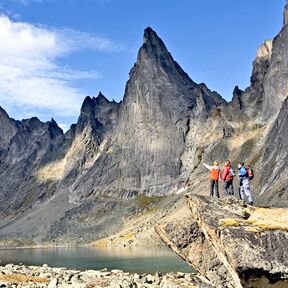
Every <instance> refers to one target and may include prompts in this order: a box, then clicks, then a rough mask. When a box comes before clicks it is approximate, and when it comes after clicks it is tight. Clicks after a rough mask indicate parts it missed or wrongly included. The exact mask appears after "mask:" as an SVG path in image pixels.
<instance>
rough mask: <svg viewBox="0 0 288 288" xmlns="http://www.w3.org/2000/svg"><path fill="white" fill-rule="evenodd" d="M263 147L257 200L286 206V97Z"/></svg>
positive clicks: (287, 155) (287, 141) (287, 137)
mask: <svg viewBox="0 0 288 288" xmlns="http://www.w3.org/2000/svg"><path fill="white" fill-rule="evenodd" d="M263 147H264V148H263V160H262V166H261V179H260V187H261V189H260V193H259V201H261V203H263V204H264V203H265V204H266V205H267V203H269V204H270V205H271V204H272V205H277V206H282V207H287V205H288V188H287V175H288V166H287V161H288V150H287V147H288V97H287V98H286V100H285V101H284V102H283V105H282V108H281V110H280V112H279V115H278V117H277V119H276V121H275V123H274V124H273V126H272V128H271V130H270V133H269V134H268V137H267V140H266V142H265V144H264V146H263Z"/></svg>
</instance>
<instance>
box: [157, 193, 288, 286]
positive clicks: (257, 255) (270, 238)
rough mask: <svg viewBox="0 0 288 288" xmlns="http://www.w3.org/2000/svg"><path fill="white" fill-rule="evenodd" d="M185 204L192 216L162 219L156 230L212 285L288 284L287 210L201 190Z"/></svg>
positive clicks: (188, 198)
mask: <svg viewBox="0 0 288 288" xmlns="http://www.w3.org/2000/svg"><path fill="white" fill-rule="evenodd" d="M190 192H191V191H190ZM187 205H189V208H190V215H189V214H188V215H187V219H185V221H181V222H180V221H175V222H171V223H168V224H164V225H161V224H159V225H158V226H156V231H157V232H158V234H159V235H160V237H162V239H163V241H164V242H165V243H166V244H168V245H169V246H170V247H171V248H172V249H173V250H174V251H175V252H176V253H178V254H179V255H180V256H181V257H182V258H184V259H185V260H186V261H187V262H188V263H189V264H190V265H192V266H193V267H194V268H195V269H197V270H198V272H199V273H201V274H202V275H203V276H205V277H206V278H207V279H208V280H209V281H210V282H211V284H213V285H214V286H215V287H231V288H232V287H233V288H235V287H237V288H241V287H285V285H287V283H288V262H287V259H288V258H287V249H286V246H287V242H288V226H287V221H286V220H285V219H286V217H287V214H288V213H287V210H284V209H269V208H248V207H245V205H243V203H239V202H238V201H237V200H236V199H235V198H230V199H226V200H216V199H215V200H213V198H210V199H208V198H206V197H203V196H197V195H187ZM189 216H190V218H189ZM270 285H271V286H270ZM273 285H275V286H273ZM281 285H283V286H281Z"/></svg>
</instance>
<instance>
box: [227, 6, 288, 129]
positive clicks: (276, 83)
mask: <svg viewBox="0 0 288 288" xmlns="http://www.w3.org/2000/svg"><path fill="white" fill-rule="evenodd" d="M285 13H286V9H285ZM285 15H286V14H285ZM287 47H288V26H287V25H284V27H283V28H282V30H281V32H280V33H279V34H278V35H277V36H276V37H275V38H274V39H273V41H271V40H267V41H265V42H264V43H263V44H262V45H261V46H260V47H259V49H258V51H257V56H256V59H255V60H254V62H253V72H252V76H251V86H250V87H249V88H247V89H246V90H245V91H241V90H239V89H237V88H238V87H236V89H235V91H234V97H233V100H232V107H237V108H239V109H240V110H241V113H242V114H243V113H244V114H245V115H246V116H248V117H249V118H252V119H253V121H251V122H252V123H255V122H256V123H259V124H265V123H266V122H269V121H271V120H274V119H275V118H276V116H277V114H278V113H279V111H280V108H281V105H282V103H283V101H284V100H285V98H286V97H287V95H288V86H287V70H288V62H287V56H288V55H287V53H288V52H287V51H288V49H287ZM236 110H237V109H236ZM234 111H235V110H234ZM237 115H238V116H239V113H237ZM252 119H250V120H252Z"/></svg>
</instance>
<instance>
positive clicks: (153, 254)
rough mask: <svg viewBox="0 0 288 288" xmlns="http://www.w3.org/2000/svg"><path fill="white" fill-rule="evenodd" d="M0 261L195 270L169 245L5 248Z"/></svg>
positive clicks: (96, 267) (50, 264)
mask: <svg viewBox="0 0 288 288" xmlns="http://www.w3.org/2000/svg"><path fill="white" fill-rule="evenodd" d="M0 261H1V263H0V264H1V265H5V264H7V263H14V264H19V263H23V264H25V265H43V264H48V265H49V266H51V267H68V268H75V269H82V270H83V269H95V270H98V269H103V268H108V269H122V270H124V271H129V272H138V273H144V272H147V273H155V272H156V271H159V272H164V273H165V272H170V271H175V272H176V271H181V272H193V270H192V268H191V267H190V266H188V265H187V264H186V262H185V261H183V260H182V259H181V258H180V257H178V256H177V255H176V254H175V253H173V252H172V251H171V250H170V249H168V248H166V247H152V248H142V247H141V248H128V247H123V248H122V247H121V248H120V247H109V248H83V247H81V248H46V249H42V248H41V249H40V248H39V249H38V248H37V249H36V248H35V249H5V250H0Z"/></svg>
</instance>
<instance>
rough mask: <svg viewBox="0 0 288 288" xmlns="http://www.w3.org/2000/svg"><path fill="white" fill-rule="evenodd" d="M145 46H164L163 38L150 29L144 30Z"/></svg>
mask: <svg viewBox="0 0 288 288" xmlns="http://www.w3.org/2000/svg"><path fill="white" fill-rule="evenodd" d="M143 44H147V45H154V46H156V45H163V46H165V45H164V43H163V41H162V40H161V38H160V37H159V36H158V35H157V33H156V32H155V31H154V30H153V29H152V28H150V27H147V28H146V29H145V30H144V37H143Z"/></svg>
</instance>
